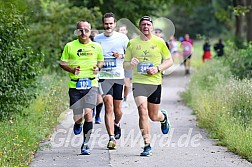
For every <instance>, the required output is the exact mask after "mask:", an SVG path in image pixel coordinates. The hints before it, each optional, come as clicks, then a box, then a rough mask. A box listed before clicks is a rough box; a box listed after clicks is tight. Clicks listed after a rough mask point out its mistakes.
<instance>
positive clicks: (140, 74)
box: [124, 35, 171, 85]
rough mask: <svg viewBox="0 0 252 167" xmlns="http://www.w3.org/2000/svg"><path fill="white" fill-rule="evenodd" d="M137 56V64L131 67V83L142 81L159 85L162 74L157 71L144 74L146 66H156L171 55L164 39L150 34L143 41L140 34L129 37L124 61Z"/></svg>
mask: <svg viewBox="0 0 252 167" xmlns="http://www.w3.org/2000/svg"><path fill="white" fill-rule="evenodd" d="M133 57H134V58H137V59H138V60H139V64H138V65H137V66H135V67H134V69H133V76H132V83H142V84H151V85H160V84H161V83H162V74H161V72H158V73H156V74H154V75H150V74H145V72H144V70H145V71H146V68H147V66H154V67H156V66H158V65H160V64H161V63H162V60H167V59H169V58H170V57H171V54H170V51H169V50H168V48H167V46H166V44H165V41H164V40H163V39H162V38H160V37H157V36H154V35H153V36H152V37H151V39H150V40H148V41H143V40H141V38H140V36H137V37H136V38H134V39H131V40H130V41H129V43H128V46H127V49H126V54H125V58H124V61H128V62H130V61H131V59H132V58H133Z"/></svg>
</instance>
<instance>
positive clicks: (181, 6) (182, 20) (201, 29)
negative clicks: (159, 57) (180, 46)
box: [167, 0, 225, 38]
mask: <svg viewBox="0 0 252 167" xmlns="http://www.w3.org/2000/svg"><path fill="white" fill-rule="evenodd" d="M188 2H189V1H188ZM203 4H204V5H203ZM169 10H170V13H169V14H168V15H167V17H168V18H169V19H171V20H172V22H173V23H174V25H175V27H176V36H183V35H184V34H186V33H189V34H190V36H191V37H192V38H195V36H196V35H197V34H201V35H205V36H207V37H213V36H219V35H220V34H221V33H223V32H224V31H225V26H224V25H223V23H221V22H220V21H219V20H218V19H217V18H216V17H215V8H214V6H213V4H212V2H211V1H206V0H203V1H201V2H197V3H194V4H193V6H191V5H189V6H188V5H187V3H182V1H178V2H177V3H175V4H173V5H172V6H171V7H170V9H169Z"/></svg>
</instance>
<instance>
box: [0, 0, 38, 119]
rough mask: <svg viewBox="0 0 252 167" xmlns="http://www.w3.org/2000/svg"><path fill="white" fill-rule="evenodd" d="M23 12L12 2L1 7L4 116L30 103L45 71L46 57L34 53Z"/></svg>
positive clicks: (1, 106) (0, 90) (0, 76)
mask: <svg viewBox="0 0 252 167" xmlns="http://www.w3.org/2000/svg"><path fill="white" fill-rule="evenodd" d="M13 2H16V3H17V2H19V1H18V0H17V1H13ZM19 8H20V7H19ZM23 12H24V11H20V10H19V9H18V8H16V6H14V5H12V4H11V3H8V2H5V3H4V4H3V6H1V7H0V16H1V18H0V20H1V26H0V34H1V37H0V52H1V57H0V64H1V66H0V71H1V73H0V102H1V103H0V111H1V112H0V119H3V118H4V117H6V116H9V115H10V114H11V113H13V112H18V111H21V110H22V109H23V107H25V106H27V105H28V104H29V102H30V100H31V99H32V98H33V97H34V96H35V94H34V93H33V92H32V91H31V90H32V88H34V87H36V82H35V81H36V77H37V76H38V75H39V74H40V71H41V70H40V63H41V61H42V57H41V56H40V55H38V54H36V53H34V52H33V50H32V48H31V47H30V44H29V42H28V41H27V37H28V30H27V24H26V22H25V18H24V17H23V16H24V15H25V13H23Z"/></svg>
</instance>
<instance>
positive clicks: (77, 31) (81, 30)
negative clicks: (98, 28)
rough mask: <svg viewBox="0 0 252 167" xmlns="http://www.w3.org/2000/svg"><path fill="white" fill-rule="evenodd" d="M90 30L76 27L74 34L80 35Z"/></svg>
mask: <svg viewBox="0 0 252 167" xmlns="http://www.w3.org/2000/svg"><path fill="white" fill-rule="evenodd" d="M90 31H91V30H90V29H77V30H75V31H74V34H75V35H77V36H80V35H81V34H87V33H89V32H90Z"/></svg>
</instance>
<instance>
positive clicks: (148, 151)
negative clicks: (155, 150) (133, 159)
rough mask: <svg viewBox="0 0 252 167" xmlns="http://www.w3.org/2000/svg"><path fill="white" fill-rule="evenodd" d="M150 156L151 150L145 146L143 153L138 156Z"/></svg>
mask: <svg viewBox="0 0 252 167" xmlns="http://www.w3.org/2000/svg"><path fill="white" fill-rule="evenodd" d="M151 155H152V149H151V146H150V145H148V146H145V147H144V150H143V152H141V154H140V156H147V157H148V156H151Z"/></svg>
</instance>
